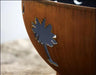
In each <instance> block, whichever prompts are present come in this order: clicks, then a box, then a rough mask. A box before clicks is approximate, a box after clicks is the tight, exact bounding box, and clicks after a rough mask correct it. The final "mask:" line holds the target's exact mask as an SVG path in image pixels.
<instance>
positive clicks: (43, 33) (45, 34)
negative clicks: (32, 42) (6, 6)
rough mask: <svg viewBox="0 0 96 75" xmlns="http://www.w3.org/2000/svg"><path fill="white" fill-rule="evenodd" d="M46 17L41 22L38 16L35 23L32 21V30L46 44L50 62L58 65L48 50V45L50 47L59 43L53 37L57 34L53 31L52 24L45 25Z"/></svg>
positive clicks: (40, 41)
mask: <svg viewBox="0 0 96 75" xmlns="http://www.w3.org/2000/svg"><path fill="white" fill-rule="evenodd" d="M45 21H46V20H45V19H43V21H42V23H41V24H40V22H39V20H38V18H36V20H35V23H33V22H32V26H33V28H32V30H33V32H34V34H35V37H36V38H37V40H38V42H39V43H41V44H43V45H44V48H45V51H46V54H47V56H48V58H49V62H50V63H51V64H54V65H55V66H58V65H57V64H56V63H55V62H54V61H53V60H52V59H51V56H50V54H49V52H48V49H47V45H48V46H50V47H53V45H55V44H57V42H56V41H55V40H54V39H53V38H54V36H56V35H55V34H53V33H51V30H52V26H51V24H49V25H48V26H46V27H45Z"/></svg>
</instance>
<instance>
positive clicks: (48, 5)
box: [22, 0, 96, 75]
mask: <svg viewBox="0 0 96 75" xmlns="http://www.w3.org/2000/svg"><path fill="white" fill-rule="evenodd" d="M22 2H23V3H24V14H23V18H24V22H25V26H26V29H27V32H28V35H29V37H30V39H31V41H32V43H33V45H34V46H35V48H36V50H37V51H38V53H39V54H40V55H41V57H42V58H43V59H44V60H45V61H46V62H47V63H48V64H49V65H50V66H51V67H52V68H54V69H55V70H56V71H57V72H58V74H57V75H96V8H91V7H83V6H76V5H71V4H64V3H55V2H49V1H38V0H34V1H33V0H30V1H22ZM35 18H38V19H39V21H40V22H41V21H42V20H43V19H44V18H45V19H46V26H47V25H48V24H51V25H52V33H54V34H56V35H57V38H56V39H55V40H56V41H57V42H58V44H57V45H54V46H53V47H48V50H49V53H50V56H51V57H52V59H53V60H54V61H55V62H56V63H57V64H58V67H56V66H54V65H52V64H50V63H49V62H48V57H47V55H46V52H45V50H44V47H43V45H41V44H40V43H38V41H37V40H36V38H35V36H34V33H33V31H32V22H34V21H35ZM38 62H39V61H38Z"/></svg>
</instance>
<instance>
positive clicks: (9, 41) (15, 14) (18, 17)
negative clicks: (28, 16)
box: [0, 0, 55, 75]
mask: <svg viewBox="0 0 96 75" xmlns="http://www.w3.org/2000/svg"><path fill="white" fill-rule="evenodd" d="M0 3H1V75H55V71H54V70H53V69H52V68H51V67H49V66H48V65H47V64H46V63H45V61H44V60H43V59H42V58H41V57H40V56H39V54H38V53H37V52H36V50H35V48H34V46H33V45H32V43H31V41H30V40H29V37H28V35H27V32H26V29H25V26H24V21H23V17H22V8H21V1H19V0H17V1H16V0H14V1H11V0H10V1H8V0H2V1H0Z"/></svg>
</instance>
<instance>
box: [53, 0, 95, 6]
mask: <svg viewBox="0 0 96 75" xmlns="http://www.w3.org/2000/svg"><path fill="white" fill-rule="evenodd" d="M51 1H56V2H62V3H69V4H75V5H80V6H88V7H96V0H51Z"/></svg>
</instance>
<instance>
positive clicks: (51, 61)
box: [44, 44, 58, 66]
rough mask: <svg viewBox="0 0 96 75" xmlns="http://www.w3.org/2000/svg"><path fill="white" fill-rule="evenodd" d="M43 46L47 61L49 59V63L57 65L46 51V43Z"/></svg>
mask: <svg viewBox="0 0 96 75" xmlns="http://www.w3.org/2000/svg"><path fill="white" fill-rule="evenodd" d="M44 48H45V52H46V54H47V57H48V61H49V62H50V63H51V64H53V65H55V66H58V65H57V64H56V63H55V62H54V61H53V60H52V58H51V56H50V54H49V51H48V49H47V46H46V44H44Z"/></svg>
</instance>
